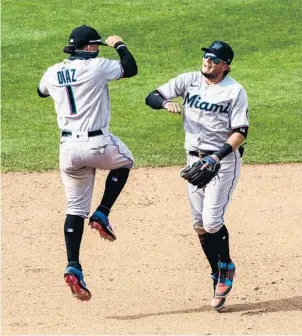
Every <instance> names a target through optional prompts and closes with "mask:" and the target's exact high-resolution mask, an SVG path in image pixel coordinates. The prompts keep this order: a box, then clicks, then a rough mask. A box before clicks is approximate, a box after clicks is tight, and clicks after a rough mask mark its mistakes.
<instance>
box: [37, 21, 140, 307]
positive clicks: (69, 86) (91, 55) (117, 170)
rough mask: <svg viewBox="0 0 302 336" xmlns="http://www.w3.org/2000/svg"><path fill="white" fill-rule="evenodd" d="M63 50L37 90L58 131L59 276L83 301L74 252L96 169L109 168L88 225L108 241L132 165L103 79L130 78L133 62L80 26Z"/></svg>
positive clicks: (114, 41)
mask: <svg viewBox="0 0 302 336" xmlns="http://www.w3.org/2000/svg"><path fill="white" fill-rule="evenodd" d="M100 45H103V46H109V47H112V48H115V49H116V51H117V53H118V54H119V57H120V60H119V61H118V60H109V59H106V58H103V57H98V53H99V46H100ZM63 51H64V52H65V53H67V54H70V57H69V58H68V59H65V60H64V61H63V62H60V63H57V64H55V65H53V66H51V67H50V68H48V69H47V71H46V72H45V73H44V75H43V77H42V79H41V81H40V84H39V87H38V94H39V96H40V97H48V96H51V97H52V98H53V100H54V104H55V110H56V113H57V122H58V126H59V129H60V131H61V142H60V171H61V178H62V181H63V184H64V188H65V194H66V197H67V201H68V208H67V211H66V219H65V224H64V235H65V242H66V249H67V259H68V265H67V267H66V270H65V273H64V278H65V281H66V283H67V284H68V286H69V287H70V288H71V291H72V294H73V295H74V296H75V297H76V298H77V299H79V300H81V301H87V300H90V298H91V293H90V292H89V290H88V288H87V286H86V283H85V282H84V276H83V271H82V267H81V264H80V262H79V251H80V245H81V240H82V234H83V230H84V219H85V218H88V215H89V212H90V207H91V198H92V193H93V187H94V180H95V172H96V169H97V168H98V169H103V170H109V174H108V177H107V180H106V184H105V190H104V194H103V197H102V200H101V203H100V205H99V206H98V208H97V209H96V211H95V212H94V213H93V214H92V216H91V217H90V219H89V225H90V226H91V228H94V229H96V230H97V231H98V232H99V234H100V236H101V237H103V238H104V239H107V240H109V241H114V240H115V239H116V235H115V233H114V231H113V228H112V225H111V224H110V223H109V220H108V215H109V212H110V209H111V208H112V206H113V204H114V202H115V201H116V199H117V197H118V196H119V194H120V192H121V191H122V189H123V188H124V186H125V183H126V181H127V178H128V175H129V172H130V169H131V168H132V167H133V157H132V154H131V152H130V150H129V149H128V148H127V146H126V145H125V144H124V143H123V142H122V141H121V140H120V139H119V138H118V137H116V136H114V135H113V134H112V133H111V132H110V130H109V123H110V98H109V91H108V83H109V82H110V81H112V80H118V79H121V78H126V77H132V76H135V75H136V74H137V65H136V62H135V59H134V58H133V56H132V54H131V53H130V52H129V50H128V48H127V47H126V45H125V43H124V42H123V40H122V38H121V37H119V36H116V35H113V36H109V37H108V38H107V39H106V40H105V43H104V42H102V41H101V36H100V35H99V33H98V32H97V31H96V30H95V29H94V28H92V27H90V26H86V25H83V26H79V27H77V28H75V29H74V30H73V31H72V32H71V34H70V37H69V44H68V45H67V46H66V47H65V48H64V50H63Z"/></svg>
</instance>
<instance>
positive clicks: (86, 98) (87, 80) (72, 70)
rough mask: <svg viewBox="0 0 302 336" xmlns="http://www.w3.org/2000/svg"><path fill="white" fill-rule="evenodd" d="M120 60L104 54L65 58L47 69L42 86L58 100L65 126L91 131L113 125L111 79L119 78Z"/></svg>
mask: <svg viewBox="0 0 302 336" xmlns="http://www.w3.org/2000/svg"><path fill="white" fill-rule="evenodd" d="M122 75H123V69H122V66H121V64H120V62H119V61H117V60H109V59H106V58H102V57H97V58H90V59H88V60H82V59H77V60H68V59H66V60H64V61H63V62H61V63H57V64H55V65H53V66H51V67H50V68H48V69H47V71H46V72H45V74H44V75H43V77H42V79H41V81H40V85H39V90H40V91H41V92H42V93H43V94H45V95H47V94H48V95H50V96H51V97H52V98H53V100H54V103H55V109H56V112H57V121H58V126H59V128H60V129H61V130H68V131H91V130H99V129H102V128H105V127H108V126H109V122H110V113H111V107H110V99H109V91H108V85H107V84H108V82H109V81H112V80H114V79H119V78H121V77H122Z"/></svg>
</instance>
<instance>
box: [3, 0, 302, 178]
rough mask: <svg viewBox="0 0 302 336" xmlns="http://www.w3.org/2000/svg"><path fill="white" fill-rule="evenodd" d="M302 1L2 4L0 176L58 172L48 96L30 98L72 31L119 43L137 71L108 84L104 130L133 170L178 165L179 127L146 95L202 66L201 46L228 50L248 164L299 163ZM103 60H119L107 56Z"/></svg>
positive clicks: (118, 0) (55, 132) (178, 122)
mask: <svg viewBox="0 0 302 336" xmlns="http://www.w3.org/2000/svg"><path fill="white" fill-rule="evenodd" d="M301 21H302V0H291V1H290V0H278V1H276V0H266V1H263V0H261V1H258V0H245V1H244V0H241V1H240V0H227V1H224V2H222V1H214V2H209V1H201V0H186V1H180V0H177V1H171V0H162V1H155V0H152V1H143V0H133V1H122V0H110V1H109V0H107V1H92V0H91V1H89V0H87V1H85V2H83V1H78V0H77V1H75V0H74V1H72V2H63V1H59V0H50V1H45V2H44V1H43V2H42V1H38V0H30V1H29V0H22V1H13V0H2V125H1V127H2V133H1V134H2V152H1V155H2V170H3V171H4V172H7V171H43V170H49V169H55V168H57V167H58V144H59V131H58V129H57V125H56V115H55V112H54V107H53V102H52V100H51V99H40V98H39V97H38V96H37V94H36V88H37V85H38V82H39V80H40V78H41V76H42V74H43V72H44V71H45V70H46V68H47V67H48V66H50V65H52V64H53V63H55V62H58V61H61V60H62V59H63V58H64V57H65V55H64V54H63V53H62V48H63V46H64V45H65V44H66V42H67V38H68V35H69V33H70V31H71V30H72V29H73V28H74V27H76V26H78V25H80V24H84V23H86V24H89V25H91V26H93V27H95V28H96V29H98V30H99V31H100V32H101V35H102V36H104V37H106V36H108V35H112V34H118V35H120V36H122V37H123V38H124V40H125V42H126V43H127V45H128V47H129V49H130V50H131V51H132V53H133V54H134V56H135V57H136V59H137V63H138V66H139V74H138V76H137V77H135V78H132V79H126V80H122V81H119V82H114V83H112V84H111V85H110V90H111V91H110V92H111V98H112V122H111V130H112V131H113V133H114V134H116V135H117V136H119V137H121V139H122V140H123V141H124V142H125V143H126V144H127V145H128V146H129V147H130V148H131V150H132V152H133V154H134V156H135V159H136V166H169V165H179V164H183V163H184V159H185V155H184V151H183V138H184V135H183V131H182V120H181V118H180V117H179V116H174V115H170V114H169V113H166V112H165V111H152V110H151V109H150V108H149V107H147V106H146V105H145V97H146V95H147V94H148V93H149V92H150V91H151V90H153V89H154V88H156V87H157V86H159V85H160V84H162V83H164V82H165V81H167V80H168V79H170V78H172V77H174V76H176V75H177V74H180V73H182V72H185V71H191V70H196V69H199V67H200V62H201V52H200V47H201V46H207V45H208V44H210V43H211V42H212V41H213V40H215V39H222V40H225V41H227V42H229V43H230V44H231V45H232V46H233V48H234V50H235V59H234V62H233V64H232V72H231V75H232V76H233V77H234V78H236V79H237V80H238V81H239V82H240V83H241V84H242V85H243V86H244V87H245V88H246V90H247V92H248V96H249V110H250V124H251V126H250V131H249V137H248V141H247V147H246V148H247V149H246V155H245V162H246V163H269V162H285V161H292V162H301V161H302V137H301V127H302V118H301V117H302V104H301V88H302V70H301V60H302V44H301V41H302V30H301ZM101 54H102V55H104V56H106V57H110V58H118V55H117V54H116V52H115V51H114V50H112V49H108V48H104V49H102V51H101Z"/></svg>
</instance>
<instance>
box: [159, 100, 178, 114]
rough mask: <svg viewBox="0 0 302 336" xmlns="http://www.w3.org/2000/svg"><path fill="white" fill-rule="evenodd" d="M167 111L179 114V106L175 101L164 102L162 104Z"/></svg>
mask: <svg viewBox="0 0 302 336" xmlns="http://www.w3.org/2000/svg"><path fill="white" fill-rule="evenodd" d="M163 107H164V108H165V109H166V110H167V111H168V112H171V113H176V114H181V110H180V106H179V105H178V104H177V103H173V102H170V101H168V102H166V103H165V104H164V106H163Z"/></svg>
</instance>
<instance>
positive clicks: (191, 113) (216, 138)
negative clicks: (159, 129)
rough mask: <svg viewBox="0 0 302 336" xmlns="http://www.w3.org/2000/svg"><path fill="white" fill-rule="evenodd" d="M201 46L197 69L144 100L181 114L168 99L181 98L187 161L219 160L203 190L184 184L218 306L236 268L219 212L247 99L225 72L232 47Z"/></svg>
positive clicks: (237, 159)
mask: <svg viewBox="0 0 302 336" xmlns="http://www.w3.org/2000/svg"><path fill="white" fill-rule="evenodd" d="M202 50H203V51H204V52H205V53H204V55H203V60H202V67H201V71H194V72H188V73H184V74H181V75H179V76H177V77H176V78H173V79H171V80H170V81H169V82H168V83H166V84H164V85H162V86H160V87H159V88H157V89H156V90H155V91H153V92H151V93H150V94H149V95H148V97H147V98H146V103H147V105H149V106H150V107H152V108H153V109H161V108H164V109H166V110H168V111H169V112H172V113H181V109H180V107H179V105H178V104H177V103H174V102H173V101H172V99H173V98H176V97H182V98H183V108H182V114H183V124H184V130H185V145H184V147H185V150H186V153H187V164H188V165H191V164H192V163H194V162H196V161H197V160H200V158H202V157H204V156H206V155H210V157H211V162H212V164H216V163H217V162H220V164H221V169H220V171H219V174H218V177H217V178H215V179H214V180H212V181H211V182H210V183H209V184H208V185H206V187H204V188H203V189H197V188H196V187H194V186H193V185H192V184H189V183H188V196H189V202H190V206H191V213H192V218H193V227H194V229H195V231H196V232H197V234H198V238H199V241H200V244H201V246H202V249H203V251H204V253H205V255H206V257H207V259H208V261H209V264H210V266H211V270H212V273H211V277H212V279H213V284H214V296H213V298H212V301H211V305H212V307H213V308H214V309H220V308H222V307H223V306H224V304H225V298H226V296H227V295H228V294H229V293H230V290H231V289H232V285H233V276H234V273H235V264H234V262H233V260H232V259H231V257H230V252H229V234H228V230H227V228H226V226H225V223H224V216H225V212H226V208H227V205H228V203H229V200H230V196H231V194H232V192H233V191H234V188H235V186H236V182H237V180H238V177H239V174H240V167H241V156H242V153H243V147H242V146H241V144H242V143H243V142H244V140H245V138H246V136H247V131H248V125H249V124H248V102H247V94H246V91H245V90H244V88H243V87H242V86H241V85H240V84H239V83H238V82H237V81H236V80H235V79H233V78H231V77H230V76H229V75H228V73H229V71H230V64H231V62H232V60H233V57H234V53H233V50H232V48H231V46H230V45H229V44H227V43H225V42H223V41H214V42H213V43H212V44H211V45H210V47H209V48H202ZM206 165H209V164H208V163H207V164H205V166H204V167H203V168H205V167H206Z"/></svg>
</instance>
